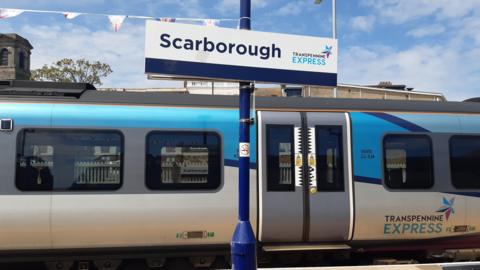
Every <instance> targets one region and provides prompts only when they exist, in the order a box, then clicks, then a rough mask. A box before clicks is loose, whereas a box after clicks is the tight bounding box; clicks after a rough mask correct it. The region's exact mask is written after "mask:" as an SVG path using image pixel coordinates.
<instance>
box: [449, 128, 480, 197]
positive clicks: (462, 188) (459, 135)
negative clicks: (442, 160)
mask: <svg viewBox="0 0 480 270" xmlns="http://www.w3.org/2000/svg"><path fill="white" fill-rule="evenodd" d="M456 138H478V140H479V141H480V135H479V134H471V135H470V134H458V135H452V136H450V138H449V139H448V162H449V170H450V183H451V184H452V187H454V188H455V189H457V190H480V187H475V188H472V187H459V186H458V184H455V182H454V181H453V170H452V140H453V139H456Z"/></svg>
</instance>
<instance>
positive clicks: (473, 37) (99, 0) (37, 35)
mask: <svg viewBox="0 0 480 270" xmlns="http://www.w3.org/2000/svg"><path fill="white" fill-rule="evenodd" d="M238 2H239V0H156V1H155V0H117V1H106V0H78V1H64V0H50V1H47V0H36V1H31V0H2V1H1V2H0V7H2V8H23V9H42V10H59V11H74V12H89V13H107V14H125V15H146V16H155V17H192V18H237V17H238ZM252 2H253V11H252V16H253V18H252V19H253V23H252V27H253V29H254V30H260V31H270V32H280V33H291V34H300V35H312V36H326V37H330V36H331V0H323V2H322V4H321V5H314V4H313V0H289V1H286V0H269V1H267V0H252ZM337 24H338V38H339V71H338V72H339V73H338V75H339V83H349V84H376V83H378V82H379V81H392V82H393V83H402V84H406V85H408V86H411V87H414V88H415V89H416V90H419V91H431V92H442V93H444V94H445V95H446V97H447V98H448V99H449V100H463V99H465V98H469V97H474V96H480V31H479V29H480V1H478V0H462V1H458V0H457V1H451V0H358V1H353V0H337ZM222 26H224V27H235V26H236V25H235V23H226V24H224V25H222ZM0 32H2V33H8V32H15V33H18V34H20V35H22V36H24V37H25V38H27V39H29V40H30V41H31V43H32V45H33V46H34V50H33V52H32V68H38V67H40V66H42V65H43V64H49V63H52V62H53V61H55V60H57V59H60V58H64V57H70V58H81V57H83V58H87V59H91V60H100V61H103V62H106V63H109V64H110V65H111V66H112V69H113V70H114V73H113V74H112V75H111V76H110V77H109V78H108V79H106V80H105V83H104V86H105V87H154V86H159V87H160V86H164V85H172V83H171V82H168V83H165V82H159V81H147V80H146V78H145V75H144V74H143V61H144V60H143V54H144V21H143V20H134V19H127V20H126V21H125V23H124V25H123V27H122V29H121V30H120V32H117V33H115V32H113V31H112V29H111V27H110V25H109V23H108V19H107V18H106V17H101V16H80V17H77V18H76V19H74V20H66V19H64V18H63V16H62V15H54V14H33V13H24V14H22V15H20V16H18V17H15V18H10V19H5V20H0Z"/></svg>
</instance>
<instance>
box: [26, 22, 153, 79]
mask: <svg viewBox="0 0 480 270" xmlns="http://www.w3.org/2000/svg"><path fill="white" fill-rule="evenodd" d="M144 31H145V29H144V26H143V25H132V24H129V23H125V24H124V25H123V27H122V29H121V30H120V31H119V32H113V31H111V30H109V28H108V27H105V29H104V30H98V31H93V30H91V29H88V28H86V27H83V26H79V25H76V24H74V23H65V24H62V25H56V26H51V25H35V26H33V25H25V26H23V27H21V29H20V31H18V34H20V35H22V36H23V37H25V38H27V39H28V40H29V41H30V43H31V44H32V45H33V47H34V49H33V50H32V55H31V64H32V69H35V68H39V67H41V66H43V65H44V64H51V63H53V62H55V61H57V60H59V59H62V58H73V59H79V58H86V59H88V60H91V61H96V60H98V61H101V62H105V63H107V64H109V65H110V66H111V67H112V69H113V73H112V74H111V75H110V76H109V77H108V78H106V79H104V84H103V86H102V87H148V86H154V85H157V86H158V85H160V84H161V83H160V82H158V81H148V80H147V79H146V75H145V74H144V39H145V38H144Z"/></svg>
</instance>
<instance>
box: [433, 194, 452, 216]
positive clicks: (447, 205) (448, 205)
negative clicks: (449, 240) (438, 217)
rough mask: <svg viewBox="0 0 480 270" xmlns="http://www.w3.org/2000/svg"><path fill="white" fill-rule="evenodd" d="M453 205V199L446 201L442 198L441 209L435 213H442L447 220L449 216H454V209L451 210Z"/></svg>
mask: <svg viewBox="0 0 480 270" xmlns="http://www.w3.org/2000/svg"><path fill="white" fill-rule="evenodd" d="M454 203H455V197H453V198H451V199H450V200H447V198H445V197H443V200H442V207H440V209H438V210H437V213H444V214H445V218H446V219H447V220H448V219H449V218H450V215H451V214H455V209H453V204H454Z"/></svg>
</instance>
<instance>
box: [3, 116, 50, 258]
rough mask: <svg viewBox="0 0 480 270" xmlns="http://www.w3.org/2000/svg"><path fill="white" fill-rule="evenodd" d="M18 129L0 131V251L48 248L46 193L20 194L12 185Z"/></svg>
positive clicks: (47, 196) (48, 225)
mask: <svg viewBox="0 0 480 270" xmlns="http://www.w3.org/2000/svg"><path fill="white" fill-rule="evenodd" d="M3 116H5V115H4V114H2V111H1V109H0V118H1V117H3ZM14 121H15V119H14ZM21 128H22V126H15V125H14V130H13V131H12V132H0V149H1V151H0V218H1V222H0V239H1V241H0V250H12V249H17V250H19V249H48V248H51V235H50V203H51V202H50V199H51V194H50V192H47V193H28V194H23V195H20V194H21V192H20V191H19V190H18V189H17V188H16V186H15V167H16V164H15V157H16V141H17V134H18V132H19V131H20V130H21Z"/></svg>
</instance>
